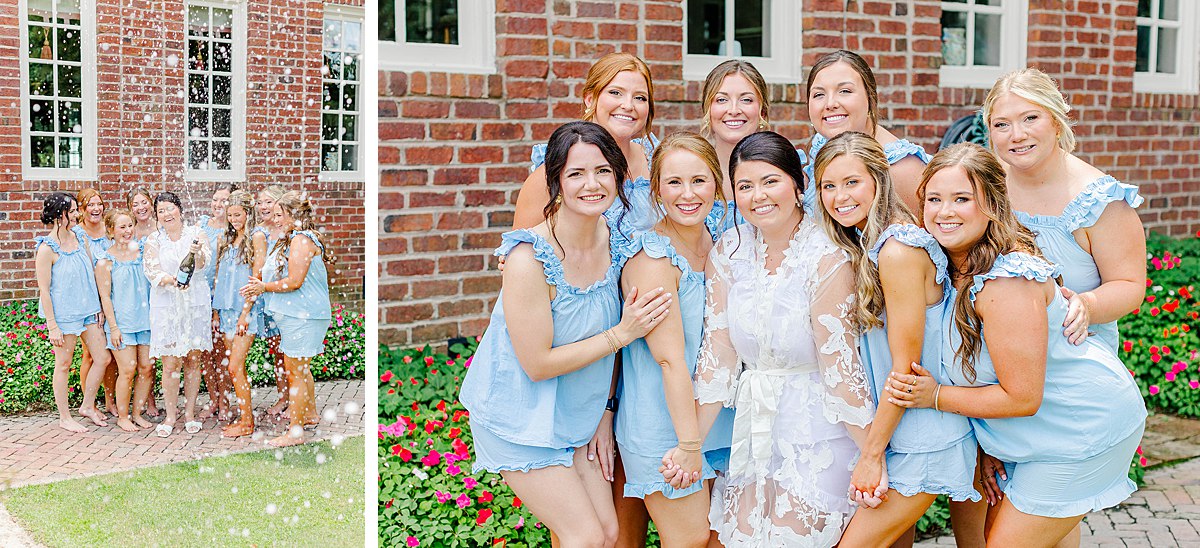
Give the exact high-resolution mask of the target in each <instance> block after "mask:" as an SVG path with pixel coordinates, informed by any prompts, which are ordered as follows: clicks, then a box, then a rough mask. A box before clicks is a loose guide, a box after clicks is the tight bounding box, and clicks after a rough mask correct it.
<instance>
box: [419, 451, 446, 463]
mask: <svg viewBox="0 0 1200 548" xmlns="http://www.w3.org/2000/svg"><path fill="white" fill-rule="evenodd" d="M439 462H442V454H441V453H438V452H437V449H431V450H429V454H428V455H425V456H424V457H422V458H421V464H424V465H425V466H437V464H438V463H439Z"/></svg>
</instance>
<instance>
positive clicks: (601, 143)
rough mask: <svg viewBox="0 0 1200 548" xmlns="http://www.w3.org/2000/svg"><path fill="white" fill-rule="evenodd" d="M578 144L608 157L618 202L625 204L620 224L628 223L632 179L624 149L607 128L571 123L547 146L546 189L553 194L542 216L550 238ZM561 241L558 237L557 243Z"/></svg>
mask: <svg viewBox="0 0 1200 548" xmlns="http://www.w3.org/2000/svg"><path fill="white" fill-rule="evenodd" d="M577 143H584V144H589V145H595V146H596V148H599V149H600V154H602V155H604V160H605V161H606V162H608V166H609V167H610V168H612V170H613V178H614V179H615V180H616V183H617V199H618V200H620V201H621V206H622V211H621V215H620V219H618V226H620V221H623V220H624V217H625V211H628V210H629V198H628V197H626V196H625V179H626V178H628V177H629V164H628V163H626V161H625V154H624V153H622V152H621V147H619V146H617V142H616V141H615V140H613V138H612V135H609V134H608V131H606V130H605V129H604V128H602V127H600V126H599V125H598V124H596V123H594V122H567V123H565V124H563V125H562V126H559V128H558V129H556V130H554V133H553V134H551V135H550V142H549V143H548V144H547V145H546V188H547V189H548V190H549V192H550V201H549V202H548V203H547V204H546V207H544V208H542V215H543V216H545V217H546V220H547V222H548V224H549V225H550V234H551V235H552V236H553V235H554V214H555V213H558V209H559V207H561V205H562V201H561V198H562V172H563V170H564V169H566V167H567V154H568V153H569V152H570V151H571V147H573V146H575V145H576V144H577ZM555 241H557V237H556V240H555Z"/></svg>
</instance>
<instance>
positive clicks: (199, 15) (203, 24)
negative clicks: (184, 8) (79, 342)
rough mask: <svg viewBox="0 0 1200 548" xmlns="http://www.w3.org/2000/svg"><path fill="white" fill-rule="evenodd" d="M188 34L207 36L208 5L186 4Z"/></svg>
mask: <svg viewBox="0 0 1200 548" xmlns="http://www.w3.org/2000/svg"><path fill="white" fill-rule="evenodd" d="M188 34H190V35H192V36H208V7H206V6H188Z"/></svg>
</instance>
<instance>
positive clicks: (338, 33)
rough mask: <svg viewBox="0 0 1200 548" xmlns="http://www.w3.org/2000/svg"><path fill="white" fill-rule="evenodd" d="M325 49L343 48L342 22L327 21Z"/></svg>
mask: <svg viewBox="0 0 1200 548" xmlns="http://www.w3.org/2000/svg"><path fill="white" fill-rule="evenodd" d="M323 47H324V48H325V49H339V48H341V47H342V22H341V21H336V20H326V21H325V44H324V46H323Z"/></svg>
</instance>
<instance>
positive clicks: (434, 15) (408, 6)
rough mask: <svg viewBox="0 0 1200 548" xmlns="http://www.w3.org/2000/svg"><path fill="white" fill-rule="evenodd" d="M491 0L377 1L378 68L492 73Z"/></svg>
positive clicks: (494, 55)
mask: <svg viewBox="0 0 1200 548" xmlns="http://www.w3.org/2000/svg"><path fill="white" fill-rule="evenodd" d="M495 4H496V3H495V1H494V0H379V66H380V68H382V69H384V70H389V69H390V70H435V71H446V72H463V73H474V74H494V73H495V72H496V22H495V18H494V14H495V11H496V5H495Z"/></svg>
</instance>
